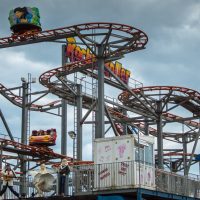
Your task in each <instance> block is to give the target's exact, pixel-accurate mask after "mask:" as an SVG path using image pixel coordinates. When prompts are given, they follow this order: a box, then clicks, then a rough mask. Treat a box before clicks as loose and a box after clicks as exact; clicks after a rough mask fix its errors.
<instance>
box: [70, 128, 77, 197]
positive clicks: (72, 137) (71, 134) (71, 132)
mask: <svg viewBox="0 0 200 200" xmlns="http://www.w3.org/2000/svg"><path fill="white" fill-rule="evenodd" d="M68 135H69V137H70V138H71V139H72V140H73V164H74V160H75V150H76V149H75V139H76V133H75V132H74V131H69V132H68ZM73 167H74V166H73ZM73 169H74V168H73ZM74 179H75V174H74V170H72V195H74V192H75V182H74V181H75V180H74Z"/></svg>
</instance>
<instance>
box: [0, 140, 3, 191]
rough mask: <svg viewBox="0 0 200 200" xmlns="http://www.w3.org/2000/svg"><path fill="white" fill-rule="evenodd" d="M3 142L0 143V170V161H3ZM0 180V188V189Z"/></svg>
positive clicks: (0, 168) (0, 164) (0, 162)
mask: <svg viewBox="0 0 200 200" xmlns="http://www.w3.org/2000/svg"><path fill="white" fill-rule="evenodd" d="M2 146H3V143H0V170H1V172H2V170H3V169H2V163H3V149H2ZM1 185H2V181H0V190H1Z"/></svg>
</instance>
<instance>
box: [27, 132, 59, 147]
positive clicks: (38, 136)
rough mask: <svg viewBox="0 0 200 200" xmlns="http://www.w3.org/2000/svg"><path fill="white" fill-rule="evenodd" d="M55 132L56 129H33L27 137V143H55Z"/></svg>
mask: <svg viewBox="0 0 200 200" xmlns="http://www.w3.org/2000/svg"><path fill="white" fill-rule="evenodd" d="M56 138H57V133H56V129H48V130H46V131H44V130H39V131H36V130H33V131H32V135H31V136H30V138H29V145H44V146H53V145H55V144H56Z"/></svg>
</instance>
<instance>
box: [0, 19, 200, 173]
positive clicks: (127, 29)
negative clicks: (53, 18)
mask: <svg viewBox="0 0 200 200" xmlns="http://www.w3.org/2000/svg"><path fill="white" fill-rule="evenodd" d="M66 38H78V40H79V41H80V42H79V43H80V45H81V47H83V46H84V47H86V48H87V49H88V50H89V52H90V54H89V56H85V55H84V54H81V48H80V49H79V53H80V54H78V55H75V54H74V53H73V51H72V53H71V54H70V55H68V60H69V61H70V62H66V60H67V58H66V57H67V53H66V46H65V47H64V49H63V52H64V53H63V54H64V57H65V59H64V60H65V62H63V65H62V66H61V67H58V68H54V69H51V70H49V71H46V72H44V73H43V74H42V75H41V76H40V77H39V82H40V83H41V84H42V85H43V86H44V87H46V89H47V90H45V91H43V92H39V91H38V92H35V93H37V94H42V96H41V97H40V98H37V99H36V100H34V101H32V102H30V103H29V104H26V106H25V107H26V109H28V110H30V111H38V112H49V111H50V110H52V109H54V110H55V109H60V108H63V105H65V104H66V103H67V104H69V105H73V106H74V107H76V113H74V115H76V120H75V121H74V123H76V124H75V127H76V128H75V130H74V131H75V132H77V139H76V145H75V148H76V149H75V150H74V151H75V152H77V155H76V156H75V158H74V159H76V160H77V163H78V164H80V163H81V162H82V161H81V160H82V136H83V135H82V126H83V124H84V123H86V119H87V117H88V116H89V115H90V114H91V113H92V112H94V113H96V115H95V118H94V121H92V122H91V123H93V124H94V126H95V133H94V135H95V136H94V137H95V138H101V137H104V134H105V129H104V125H105V116H106V119H108V122H107V123H108V124H110V127H112V129H113V132H114V134H115V135H116V136H120V135H123V134H144V135H149V134H150V135H153V136H155V137H156V138H157V155H156V164H157V165H158V167H159V168H161V169H162V168H163V167H164V165H166V166H167V167H168V168H170V170H172V171H182V170H184V173H185V175H187V174H188V173H189V170H190V166H191V165H193V164H195V163H197V162H198V160H196V159H195V156H196V152H195V150H196V147H197V142H198V139H199V136H200V131H199V130H200V129H199V128H200V123H199V122H198V120H199V115H200V93H199V92H197V91H195V90H192V89H189V88H184V87H178V86H146V87H143V86H142V85H141V84H140V86H137V85H135V86H130V80H129V81H127V82H124V81H123V79H122V78H121V77H120V76H119V75H117V74H116V72H115V71H113V70H112V69H111V68H110V67H109V63H110V62H112V61H116V60H119V59H121V58H123V56H124V55H125V54H127V53H131V52H134V51H138V50H143V49H145V45H146V44H147V42H148V37H147V35H146V34H145V33H144V32H143V31H141V30H139V29H136V28H134V27H131V26H128V25H123V24H117V23H101V22H97V23H85V24H79V25H73V26H69V27H64V28H57V29H53V30H46V31H41V32H37V34H32V33H30V34H24V35H19V36H15V37H13V36H10V37H5V38H0V48H9V47H15V46H20V45H28V44H33V43H40V42H49V41H51V42H52V41H57V42H59V41H60V40H61V39H66ZM67 45H71V46H73V45H74V43H73V42H71V43H70V42H69V41H67ZM77 73H79V74H82V75H84V76H85V77H86V78H87V79H90V80H92V81H93V80H96V81H97V87H98V88H95V92H94V91H92V93H90V94H89V93H87V92H83V91H81V92H80V86H81V87H84V81H83V80H81V79H78V78H77ZM105 74H109V76H105ZM69 76H74V78H73V80H70V79H68V78H67V77H69ZM138 83H139V82H138ZM104 84H107V85H109V86H110V87H113V88H117V89H119V90H121V93H120V94H119V95H118V99H116V100H110V99H109V98H106V97H105V95H104ZM91 85H92V86H91V87H93V86H94V84H91ZM14 89H15V88H14ZM14 89H13V88H10V89H9V88H6V87H5V86H4V85H3V84H0V93H1V95H3V96H4V97H5V98H7V99H8V100H9V101H10V102H11V103H13V104H14V105H16V106H19V107H21V108H23V97H22V96H20V95H16V93H15V92H13V90H14ZM18 89H19V88H17V90H18ZM49 93H51V94H54V95H55V96H56V97H59V98H62V99H63V100H55V101H52V102H50V103H47V104H44V105H40V104H37V103H36V102H37V100H38V99H41V98H43V97H44V96H45V95H47V94H49ZM94 93H95V94H96V93H98V95H97V94H96V96H95V95H94ZM82 109H87V112H86V114H85V115H84V116H83V115H82ZM182 113H184V116H181V114H182ZM185 113H186V114H185ZM58 115H60V116H62V117H63V115H61V114H58ZM26 117H27V116H26ZM177 124H180V126H181V127H184V128H182V130H181V131H177V132H175V131H173V128H169V127H168V126H169V125H172V127H175V126H177ZM117 125H118V126H117ZM167 129H169V130H167ZM121 130H123V131H121ZM65 131H66V129H65ZM62 137H63V134H62ZM65 141H66V136H65V138H62V146H64V147H65V145H64V144H63V142H65ZM164 141H171V142H172V144H174V143H178V144H179V145H181V146H182V148H181V149H166V150H165V149H164V146H163V142H164ZM0 143H1V151H8V152H14V153H17V154H22V155H29V156H31V157H32V159H30V160H33V161H34V158H35V157H37V158H39V160H43V161H44V160H45V161H47V160H51V159H54V158H63V157H66V155H61V154H56V153H54V152H53V150H51V149H49V148H43V147H35V146H29V145H27V144H21V143H18V142H15V141H12V140H7V139H0ZM189 143H191V144H193V148H192V151H191V152H188V149H187V145H188V144H189ZM165 151H166V153H164V152H165ZM62 153H64V154H65V153H66V151H63V152H62ZM2 155H3V154H2ZM5 157H6V156H5ZM6 158H7V157H6ZM67 158H68V159H69V160H70V159H71V158H70V157H67ZM3 159H4V158H3ZM79 162H80V163H79ZM173 163H176V164H177V165H176V167H175V168H174V167H172V166H174V165H173ZM172 168H173V169H172Z"/></svg>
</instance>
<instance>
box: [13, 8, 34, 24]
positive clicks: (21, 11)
mask: <svg viewBox="0 0 200 200" xmlns="http://www.w3.org/2000/svg"><path fill="white" fill-rule="evenodd" d="M14 13H15V16H16V23H17V24H19V23H30V22H31V20H32V17H33V15H32V14H31V13H29V12H28V11H27V8H26V7H23V8H20V7H18V8H15V9H14Z"/></svg>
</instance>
